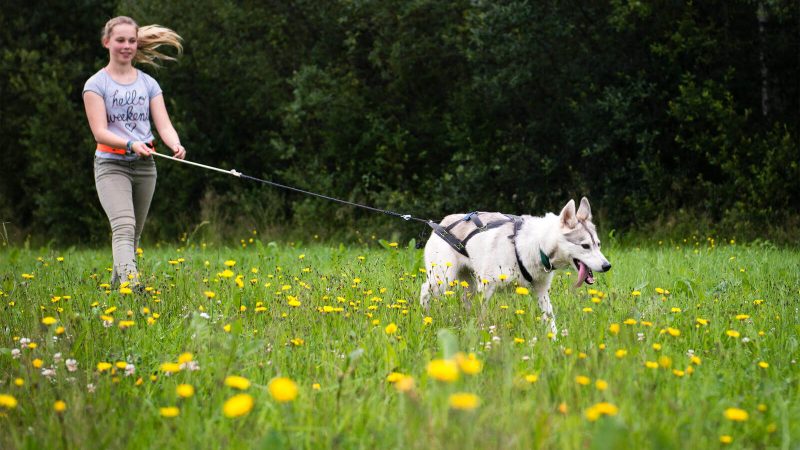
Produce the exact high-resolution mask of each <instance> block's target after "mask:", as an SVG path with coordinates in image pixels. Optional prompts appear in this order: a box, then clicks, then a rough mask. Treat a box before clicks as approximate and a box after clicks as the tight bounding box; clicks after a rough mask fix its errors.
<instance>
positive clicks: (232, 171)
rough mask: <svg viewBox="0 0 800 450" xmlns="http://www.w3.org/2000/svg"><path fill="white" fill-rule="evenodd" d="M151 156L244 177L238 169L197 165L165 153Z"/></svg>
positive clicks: (154, 153)
mask: <svg viewBox="0 0 800 450" xmlns="http://www.w3.org/2000/svg"><path fill="white" fill-rule="evenodd" d="M151 155H156V156H160V157H161V158H166V159H171V160H173V161H177V162H179V163H183V164H189V165H192V166H196V167H201V168H203V169H208V170H213V171H215V172H221V173H226V174H228V175H233V176H235V177H239V178H241V177H242V173H241V172H237V171H236V169H231V170H223V169H218V168H216V167H211V166H206V165H205V164H200V163H196V162H193V161H187V160H185V159H178V158H176V157H174V156H169V155H165V154H163V153H158V152H153V153H151Z"/></svg>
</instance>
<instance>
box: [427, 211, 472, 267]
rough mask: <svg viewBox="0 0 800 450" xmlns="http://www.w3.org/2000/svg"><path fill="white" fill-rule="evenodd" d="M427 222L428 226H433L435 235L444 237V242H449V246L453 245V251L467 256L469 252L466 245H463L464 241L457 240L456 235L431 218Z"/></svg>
mask: <svg viewBox="0 0 800 450" xmlns="http://www.w3.org/2000/svg"><path fill="white" fill-rule="evenodd" d="M427 224H428V226H430V227H431V228H433V232H434V233H435V234H436V235H437V236H439V237H440V238H442V239H444V241H445V242H447V243H448V244H450V247H453V249H454V250H455V251H457V252H458V253H461V254H462V255H464V256H466V257H467V258H469V253H467V247H466V246H465V245H464V243H463V242H461V241H459V240H458V238H457V237H455V236H453V235H452V234H450V233H449V232H448V231H447V229H446V228H445V227H443V226H441V225H439V224H438V223H436V222H434V221H432V220H429V221H428V222H427Z"/></svg>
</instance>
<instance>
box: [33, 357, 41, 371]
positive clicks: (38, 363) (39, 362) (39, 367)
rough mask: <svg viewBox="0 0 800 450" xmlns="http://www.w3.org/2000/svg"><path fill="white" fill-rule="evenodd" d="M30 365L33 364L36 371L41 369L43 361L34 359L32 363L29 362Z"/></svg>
mask: <svg viewBox="0 0 800 450" xmlns="http://www.w3.org/2000/svg"><path fill="white" fill-rule="evenodd" d="M31 364H33V367H35V368H37V369H41V368H42V366H43V365H44V361H42V360H41V359H39V358H36V359H34V360H33V361H31Z"/></svg>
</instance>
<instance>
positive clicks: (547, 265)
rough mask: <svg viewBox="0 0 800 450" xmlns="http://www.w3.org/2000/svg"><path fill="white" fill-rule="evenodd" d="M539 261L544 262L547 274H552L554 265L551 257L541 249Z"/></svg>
mask: <svg viewBox="0 0 800 450" xmlns="http://www.w3.org/2000/svg"><path fill="white" fill-rule="evenodd" d="M539 259H540V260H541V261H542V265H543V266H544V271H545V272H550V271H551V270H553V263H551V262H550V257H549V256H547V255H546V254H545V253H544V252H543V251H542V249H539Z"/></svg>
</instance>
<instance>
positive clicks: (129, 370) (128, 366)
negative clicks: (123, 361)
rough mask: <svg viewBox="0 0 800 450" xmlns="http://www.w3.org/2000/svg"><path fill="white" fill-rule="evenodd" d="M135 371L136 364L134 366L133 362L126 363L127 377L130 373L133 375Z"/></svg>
mask: <svg viewBox="0 0 800 450" xmlns="http://www.w3.org/2000/svg"><path fill="white" fill-rule="evenodd" d="M135 373H136V366H134V365H133V364H130V363H128V365H127V366H125V376H126V377H129V376H131V375H133V374H135Z"/></svg>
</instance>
